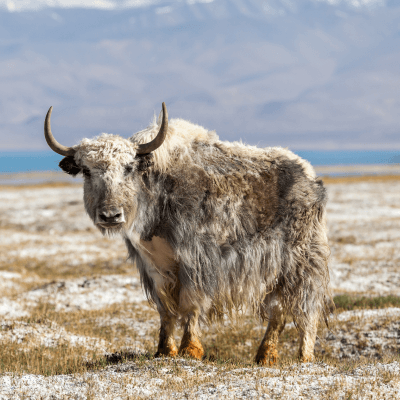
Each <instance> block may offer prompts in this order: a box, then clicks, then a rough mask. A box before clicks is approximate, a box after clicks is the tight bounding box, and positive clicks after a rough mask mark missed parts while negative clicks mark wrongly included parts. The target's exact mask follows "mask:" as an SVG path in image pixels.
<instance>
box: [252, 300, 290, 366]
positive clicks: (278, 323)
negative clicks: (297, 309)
mask: <svg viewBox="0 0 400 400" xmlns="http://www.w3.org/2000/svg"><path fill="white" fill-rule="evenodd" d="M268 297H269V296H268ZM279 300H280V299H279V296H278V295H275V296H274V297H273V298H272V299H271V300H270V301H269V299H266V300H265V302H267V307H268V327H267V331H266V332H265V335H264V338H263V340H262V342H261V345H260V347H259V348H258V351H257V355H256V360H255V361H256V363H258V364H261V365H267V364H269V365H273V364H275V363H276V361H277V359H278V340H279V335H280V334H281V333H282V331H283V329H284V327H285V322H286V321H285V315H284V312H283V307H282V304H281V302H280V301H279Z"/></svg>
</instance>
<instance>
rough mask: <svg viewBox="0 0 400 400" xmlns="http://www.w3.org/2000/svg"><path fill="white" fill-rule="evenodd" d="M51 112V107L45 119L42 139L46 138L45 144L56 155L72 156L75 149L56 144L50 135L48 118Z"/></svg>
mask: <svg viewBox="0 0 400 400" xmlns="http://www.w3.org/2000/svg"><path fill="white" fill-rule="evenodd" d="M52 111H53V107H50V108H49V111H47V115H46V119H45V121H44V137H45V138H46V142H47V144H48V145H49V146H50V148H51V149H52V150H53V151H55V152H56V153H58V154H61V155H62V156H73V155H74V154H75V149H73V148H72V147H66V146H63V145H62V144H60V143H58V142H57V140H56V139H54V136H53V134H52V133H51V125H50V117H51V112H52Z"/></svg>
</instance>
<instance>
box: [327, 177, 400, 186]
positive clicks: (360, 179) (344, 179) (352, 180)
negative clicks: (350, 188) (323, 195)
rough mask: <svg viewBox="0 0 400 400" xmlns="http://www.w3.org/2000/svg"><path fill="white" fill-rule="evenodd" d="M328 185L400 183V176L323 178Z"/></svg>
mask: <svg viewBox="0 0 400 400" xmlns="http://www.w3.org/2000/svg"><path fill="white" fill-rule="evenodd" d="M321 179H322V180H323V181H324V183H326V184H328V185H329V184H334V183H347V184H350V183H361V182H367V183H382V182H389V181H399V180H400V175H350V176H321Z"/></svg>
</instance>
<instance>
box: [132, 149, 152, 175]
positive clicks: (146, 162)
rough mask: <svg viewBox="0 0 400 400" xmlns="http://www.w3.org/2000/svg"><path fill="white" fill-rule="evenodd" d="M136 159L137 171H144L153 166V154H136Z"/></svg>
mask: <svg viewBox="0 0 400 400" xmlns="http://www.w3.org/2000/svg"><path fill="white" fill-rule="evenodd" d="M136 158H137V159H138V160H139V165H138V167H137V170H138V171H146V170H147V169H148V168H149V167H151V166H152V165H154V162H153V161H152V160H153V154H151V153H149V154H137V155H136Z"/></svg>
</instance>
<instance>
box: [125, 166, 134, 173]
mask: <svg viewBox="0 0 400 400" xmlns="http://www.w3.org/2000/svg"><path fill="white" fill-rule="evenodd" d="M132 170H133V167H132V165H127V166H126V167H125V175H128V174H130V173H131V172H132Z"/></svg>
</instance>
